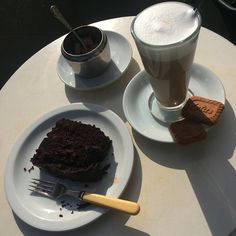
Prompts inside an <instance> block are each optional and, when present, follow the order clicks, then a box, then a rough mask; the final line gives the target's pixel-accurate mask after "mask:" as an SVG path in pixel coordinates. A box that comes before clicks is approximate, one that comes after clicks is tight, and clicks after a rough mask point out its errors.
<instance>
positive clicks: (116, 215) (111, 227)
mask: <svg viewBox="0 0 236 236" xmlns="http://www.w3.org/2000/svg"><path fill="white" fill-rule="evenodd" d="M134 150H135V149H134ZM134 159H135V160H134V166H133V171H132V174H131V176H130V180H129V182H128V184H127V186H126V189H125V190H124V192H123V194H122V196H121V198H123V199H128V200H131V201H136V202H137V201H138V198H139V195H140V190H141V185H142V167H141V162H140V158H139V156H138V152H137V151H136V150H135V156H134ZM141 210H142V208H141ZM13 216H14V218H15V221H16V223H17V225H18V227H19V229H20V231H21V232H22V234H23V235H25V236H31V235H34V236H54V235H62V236H64V235H66V236H75V235H83V236H86V235H96V236H104V235H106V234H107V235H117V236H118V235H127V236H128V235H129V236H130V235H131V236H132V235H135V236H136V235H137V236H148V235H149V234H147V233H146V232H143V231H141V230H138V229H135V228H132V227H129V226H126V225H125V224H126V222H127V221H128V219H129V218H130V215H128V214H125V213H121V212H118V211H112V210H111V211H108V212H107V213H106V214H104V215H103V216H102V217H100V218H98V219H97V220H96V221H94V222H92V223H90V224H88V225H85V226H84V227H81V228H79V229H75V230H72V231H66V232H48V231H43V230H39V229H37V228H34V227H32V226H30V225H28V224H26V223H25V222H23V221H22V220H21V219H20V218H19V217H18V216H17V215H15V214H14V212H13ZM133 217H136V216H133ZM137 217H138V216H137Z"/></svg>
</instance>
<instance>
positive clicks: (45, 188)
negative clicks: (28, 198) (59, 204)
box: [28, 178, 55, 197]
mask: <svg viewBox="0 0 236 236" xmlns="http://www.w3.org/2000/svg"><path fill="white" fill-rule="evenodd" d="M30 183H31V184H30V185H29V187H30V188H29V189H28V190H30V191H32V192H35V193H39V194H42V195H44V196H47V197H53V195H52V193H53V190H54V187H55V184H54V183H53V182H48V181H43V180H39V179H34V178H33V179H32V181H31V182H30Z"/></svg>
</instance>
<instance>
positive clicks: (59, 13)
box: [50, 5, 88, 50]
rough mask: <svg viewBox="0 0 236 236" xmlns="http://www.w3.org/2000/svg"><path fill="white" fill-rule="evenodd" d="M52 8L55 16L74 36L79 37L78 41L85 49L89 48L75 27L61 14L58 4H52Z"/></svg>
mask: <svg viewBox="0 0 236 236" xmlns="http://www.w3.org/2000/svg"><path fill="white" fill-rule="evenodd" d="M50 10H51V12H52V14H53V16H54V17H55V18H56V19H58V20H59V21H60V22H61V23H62V24H63V25H64V26H65V27H66V28H67V29H68V30H69V31H71V32H72V33H73V34H74V36H75V37H76V38H77V39H78V41H79V42H80V44H81V46H82V47H83V48H84V49H85V50H88V48H87V47H86V45H85V44H84V42H83V40H82V39H81V38H80V36H79V35H78V34H77V33H76V32H75V31H74V30H73V28H72V27H71V26H70V24H69V23H68V22H67V20H66V19H65V17H64V16H63V15H62V14H61V12H60V10H59V9H58V8H57V6H55V5H52V6H51V7H50Z"/></svg>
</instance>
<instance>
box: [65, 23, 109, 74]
mask: <svg viewBox="0 0 236 236" xmlns="http://www.w3.org/2000/svg"><path fill="white" fill-rule="evenodd" d="M75 32H76V33H77V34H78V35H79V37H80V39H81V40H82V42H83V44H84V46H83V45H82V44H81V43H80V41H79V40H78V39H77V38H76V37H75V35H74V34H73V33H72V32H70V33H69V34H68V35H67V36H66V37H65V39H64V40H63V42H62V45H61V53H62V55H63V56H64V58H65V59H66V61H67V63H68V64H69V65H70V66H71V68H72V70H73V72H74V73H75V74H77V75H78V76H80V77H84V78H92V77H96V76H98V75H100V74H101V73H102V72H104V70H105V69H106V68H107V67H108V65H109V63H110V61H111V55H110V47H109V43H108V40H107V36H106V34H105V32H104V31H102V30H101V29H99V28H97V27H94V26H81V27H78V28H76V29H75Z"/></svg>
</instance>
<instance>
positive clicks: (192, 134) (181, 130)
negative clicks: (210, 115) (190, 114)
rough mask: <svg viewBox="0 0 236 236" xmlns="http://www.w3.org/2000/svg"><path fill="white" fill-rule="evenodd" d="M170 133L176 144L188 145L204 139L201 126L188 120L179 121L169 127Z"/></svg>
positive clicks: (204, 134)
mask: <svg viewBox="0 0 236 236" xmlns="http://www.w3.org/2000/svg"><path fill="white" fill-rule="evenodd" d="M169 130H170V133H171V135H172V137H173V139H174V141H175V142H176V143H179V144H182V145H188V144H190V143H193V142H197V141H200V140H203V139H205V138H206V136H207V133H206V131H205V130H204V128H203V126H202V125H201V124H199V123H195V122H193V121H189V120H181V121H177V122H175V123H172V124H171V125H170V126H169Z"/></svg>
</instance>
